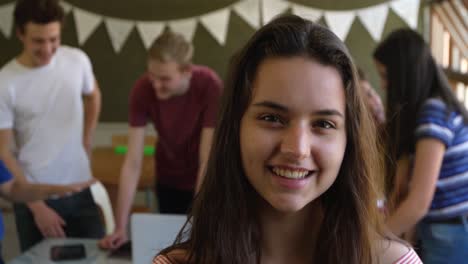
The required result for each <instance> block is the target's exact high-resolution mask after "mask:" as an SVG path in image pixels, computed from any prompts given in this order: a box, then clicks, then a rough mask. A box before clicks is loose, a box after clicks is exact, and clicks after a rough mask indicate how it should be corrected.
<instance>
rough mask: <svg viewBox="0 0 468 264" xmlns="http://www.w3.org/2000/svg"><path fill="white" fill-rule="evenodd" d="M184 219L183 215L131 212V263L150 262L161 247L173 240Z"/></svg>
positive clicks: (144, 263)
mask: <svg viewBox="0 0 468 264" xmlns="http://www.w3.org/2000/svg"><path fill="white" fill-rule="evenodd" d="M186 220H187V216H185V215H170V214H141V213H135V214H132V218H131V239H132V263H135V264H147V263H152V260H153V258H154V257H155V256H156V254H158V252H159V251H160V250H161V249H164V248H165V247H167V246H170V245H171V244H172V243H173V242H174V240H175V238H176V236H177V234H178V233H179V231H180V229H181V228H182V226H183V225H184V223H185V221H186Z"/></svg>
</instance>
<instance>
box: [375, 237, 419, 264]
mask: <svg viewBox="0 0 468 264" xmlns="http://www.w3.org/2000/svg"><path fill="white" fill-rule="evenodd" d="M377 253H378V256H377V257H378V259H379V263H382V264H402V263H405V264H420V263H422V261H421V259H420V258H419V257H418V255H417V254H416V252H415V251H414V250H413V248H411V246H409V245H407V244H405V243H403V242H400V241H398V240H391V239H382V240H380V241H379V245H378V246H377Z"/></svg>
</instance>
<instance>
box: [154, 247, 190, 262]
mask: <svg viewBox="0 0 468 264" xmlns="http://www.w3.org/2000/svg"><path fill="white" fill-rule="evenodd" d="M187 257H188V255H187V251H186V250H183V249H174V250H172V251H170V252H168V253H167V254H164V255H157V256H156V257H155V258H154V259H153V264H182V263H184V264H185V263H188V261H187Z"/></svg>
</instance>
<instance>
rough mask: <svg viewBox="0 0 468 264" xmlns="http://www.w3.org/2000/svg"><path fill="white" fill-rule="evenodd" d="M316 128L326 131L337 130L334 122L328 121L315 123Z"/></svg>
mask: <svg viewBox="0 0 468 264" xmlns="http://www.w3.org/2000/svg"><path fill="white" fill-rule="evenodd" d="M314 126H315V127H318V128H325V129H331V128H336V127H335V125H334V124H333V123H332V122H330V121H326V120H319V121H317V122H315V124H314Z"/></svg>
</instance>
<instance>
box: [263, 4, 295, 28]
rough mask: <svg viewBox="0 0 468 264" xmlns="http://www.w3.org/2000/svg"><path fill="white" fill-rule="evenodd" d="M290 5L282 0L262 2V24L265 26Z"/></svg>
mask: <svg viewBox="0 0 468 264" xmlns="http://www.w3.org/2000/svg"><path fill="white" fill-rule="evenodd" d="M289 6H290V4H289V3H288V2H287V1H283V0H263V2H262V11H263V18H262V22H263V24H264V25H265V24H266V23H268V22H270V21H271V20H272V19H273V18H274V17H275V16H277V15H279V14H282V13H284V12H285V11H286V10H287V9H288V8H289Z"/></svg>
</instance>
